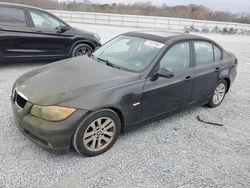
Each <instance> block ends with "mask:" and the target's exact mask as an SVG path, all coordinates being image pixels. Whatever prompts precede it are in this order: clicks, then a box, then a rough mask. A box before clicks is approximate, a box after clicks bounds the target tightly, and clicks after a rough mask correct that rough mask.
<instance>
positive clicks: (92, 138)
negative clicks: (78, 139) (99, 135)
mask: <svg viewBox="0 0 250 188" xmlns="http://www.w3.org/2000/svg"><path fill="white" fill-rule="evenodd" d="M94 139H95V137H89V138H88V139H85V140H84V142H85V143H86V144H88V143H90V142H91V141H92V140H94Z"/></svg>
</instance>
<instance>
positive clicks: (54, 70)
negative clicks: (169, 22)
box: [11, 32, 237, 156]
mask: <svg viewBox="0 0 250 188" xmlns="http://www.w3.org/2000/svg"><path fill="white" fill-rule="evenodd" d="M83 62H84V63H83ZM236 69H237V59H236V57H235V56H234V55H233V54H232V53H230V52H227V51H225V50H224V49H223V48H222V47H221V46H220V45H218V44H217V43H215V42H214V41H212V40H209V39H207V38H203V37H199V36H194V35H188V34H176V33H162V32H155V33H152V32H151V33H150V32H130V33H125V34H122V35H119V36H117V37H115V38H114V39H112V40H111V41H109V42H107V43H106V44H104V45H103V46H102V47H100V48H99V49H98V50H96V51H95V52H94V53H93V55H92V56H91V57H87V56H81V57H77V58H72V59H66V60H62V61H59V62H57V63H54V64H52V65H46V66H44V67H42V68H40V69H37V70H34V71H32V72H29V73H26V74H24V75H23V76H21V77H20V78H19V79H18V80H17V81H16V83H15V85H14V87H13V92H12V97H11V102H12V107H13V113H14V117H15V120H16V122H17V125H18V127H19V128H20V130H21V131H22V132H23V133H24V134H25V135H26V136H27V137H28V138H30V139H31V140H33V141H34V142H36V143H38V144H39V145H41V146H43V147H44V148H46V149H48V150H52V151H56V152H64V151H67V150H69V148H70V147H71V146H73V147H74V148H75V150H76V151H77V152H79V153H81V154H83V155H86V156H94V155H98V154H101V153H103V152H105V151H107V150H108V149H109V148H110V147H111V146H112V145H113V144H114V142H115V141H116V139H117V137H118V135H119V133H120V132H122V131H125V130H127V129H129V128H131V127H134V126H136V125H141V124H143V123H145V122H148V121H149V120H150V121H152V120H154V119H156V118H157V119H158V118H159V117H164V115H166V114H168V113H170V112H173V111H177V110H179V109H181V108H184V107H187V106H190V105H194V104H198V105H204V104H206V105H208V106H209V107H217V106H219V105H220V104H221V102H222V101H223V99H224V97H225V95H226V93H227V92H228V91H229V89H230V86H231V85H232V83H233V81H234V79H235V77H236Z"/></svg>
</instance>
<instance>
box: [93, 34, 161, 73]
mask: <svg viewBox="0 0 250 188" xmlns="http://www.w3.org/2000/svg"><path fill="white" fill-rule="evenodd" d="M163 46H164V44H163V43H160V42H156V41H152V40H147V39H143V38H138V37H131V36H126V35H120V36H118V37H116V38H114V39H113V40H111V41H109V42H108V43H106V44H105V45H103V46H102V47H101V48H99V49H98V50H97V51H95V52H94V54H93V56H94V58H96V59H99V60H100V59H101V60H105V61H106V62H110V63H112V64H113V65H115V66H116V67H119V68H121V69H125V70H129V71H133V72H140V71H142V70H143V69H144V68H145V67H147V66H148V65H149V64H150V63H151V62H152V60H153V58H154V57H155V56H156V55H157V54H158V53H159V52H160V50H161V49H162V48H163Z"/></svg>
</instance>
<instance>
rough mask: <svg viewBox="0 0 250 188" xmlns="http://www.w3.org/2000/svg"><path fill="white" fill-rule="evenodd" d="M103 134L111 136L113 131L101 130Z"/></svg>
mask: <svg viewBox="0 0 250 188" xmlns="http://www.w3.org/2000/svg"><path fill="white" fill-rule="evenodd" d="M103 134H104V135H108V136H110V137H112V136H113V134H114V133H113V132H109V131H103Z"/></svg>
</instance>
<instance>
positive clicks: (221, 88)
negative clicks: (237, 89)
mask: <svg viewBox="0 0 250 188" xmlns="http://www.w3.org/2000/svg"><path fill="white" fill-rule="evenodd" d="M227 87H228V85H227V82H226V81H225V80H222V81H220V82H219V83H218V84H217V86H216V88H215V90H214V93H213V96H212V97H211V98H210V100H209V102H208V104H207V106H208V107H210V108H214V107H217V106H219V105H220V104H221V103H222V101H223V99H224V98H225V95H226V91H227Z"/></svg>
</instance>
